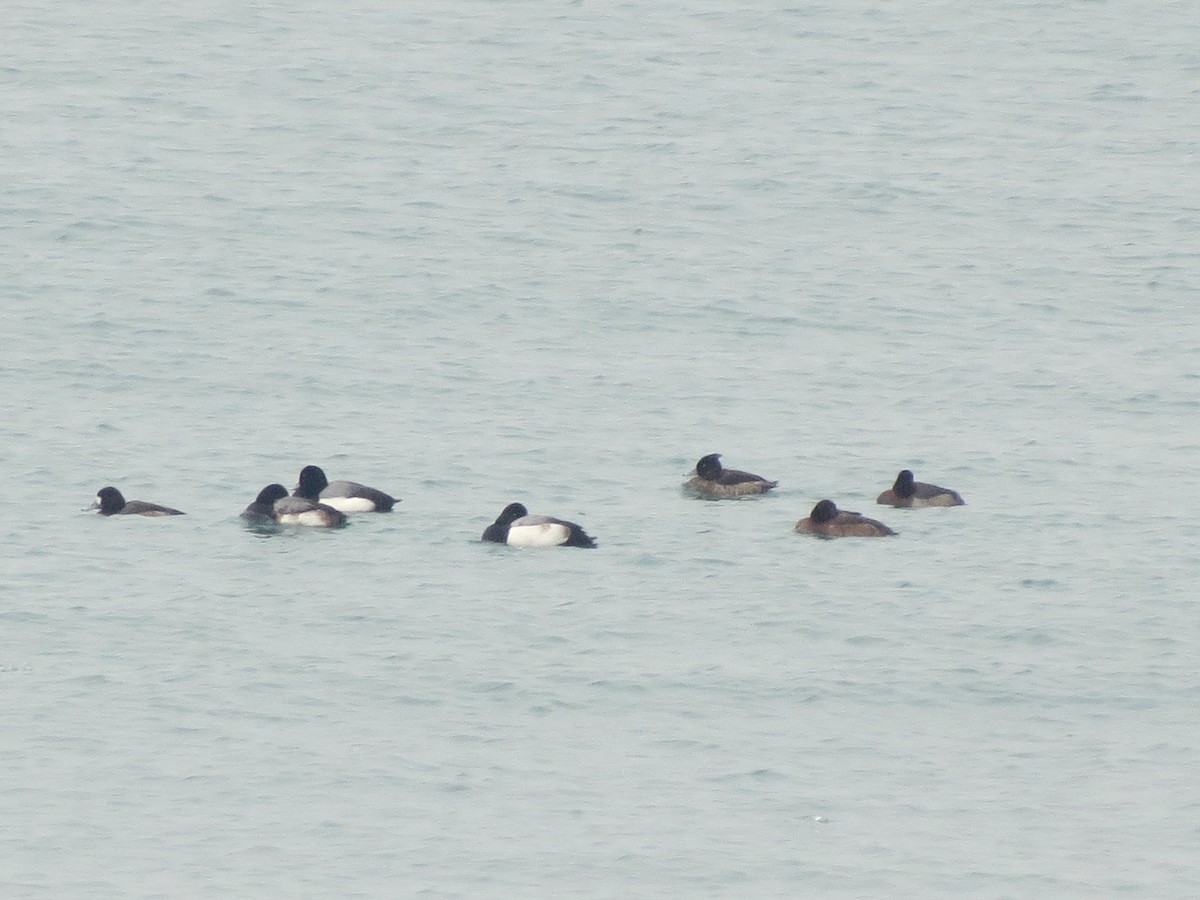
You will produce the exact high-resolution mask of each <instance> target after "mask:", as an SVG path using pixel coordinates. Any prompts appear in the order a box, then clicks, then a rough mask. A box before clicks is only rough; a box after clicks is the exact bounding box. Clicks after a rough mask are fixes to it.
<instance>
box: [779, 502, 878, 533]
mask: <svg viewBox="0 0 1200 900" xmlns="http://www.w3.org/2000/svg"><path fill="white" fill-rule="evenodd" d="M796 531H797V532H799V533H801V534H819V535H822V536H824V537H886V536H888V535H893V534H895V533H896V532H894V531H892V529H890V528H888V527H887V526H886V525H884V524H883V523H882V522H877V521H875V520H874V519H868V518H867V517H866V516H864V515H861V514H859V513H856V512H850V511H849V510H844V509H838V508H837V504H836V503H834V502H833V501H832V500H822V501H820V502H819V503H818V504H817V505H816V506H814V507H813V508H812V512H810V513H809V514H808V518H807V519H801V520H800V521H799V522H797V523H796Z"/></svg>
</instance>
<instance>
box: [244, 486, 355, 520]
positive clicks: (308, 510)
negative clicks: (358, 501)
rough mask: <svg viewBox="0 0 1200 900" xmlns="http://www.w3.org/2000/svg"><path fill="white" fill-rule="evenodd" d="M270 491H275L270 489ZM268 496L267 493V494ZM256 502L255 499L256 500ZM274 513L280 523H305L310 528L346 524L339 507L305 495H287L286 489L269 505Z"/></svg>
mask: <svg viewBox="0 0 1200 900" xmlns="http://www.w3.org/2000/svg"><path fill="white" fill-rule="evenodd" d="M268 490H269V488H263V491H260V492H259V496H260V497H261V496H262V493H263V492H265V491H268ZM271 493H277V492H275V491H272V492H271ZM268 496H269V495H268ZM256 502H257V501H256ZM271 509H272V511H273V512H274V514H275V521H276V522H278V523H280V524H281V525H307V526H309V527H311V528H340V527H341V526H343V525H345V524H346V514H345V513H344V512H342V511H341V510H340V509H334V508H333V507H332V506H327V505H326V504H324V503H317V502H316V501H315V500H310V499H308V498H307V497H301V496H298V495H292V496H291V497H288V496H287V491H286V490H285V491H284V496H283V497H279V499H277V500H276V501H275V502H274V503H273V504H272V506H271Z"/></svg>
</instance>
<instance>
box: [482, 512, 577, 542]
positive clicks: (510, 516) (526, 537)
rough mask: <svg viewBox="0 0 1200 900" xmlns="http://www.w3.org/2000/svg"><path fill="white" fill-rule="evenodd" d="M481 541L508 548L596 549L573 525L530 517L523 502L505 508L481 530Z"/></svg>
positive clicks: (571, 523)
mask: <svg viewBox="0 0 1200 900" xmlns="http://www.w3.org/2000/svg"><path fill="white" fill-rule="evenodd" d="M480 540H483V541H491V542H493V543H496V544H508V545H509V546H510V547H589V548H590V547H595V546H596V541H595V539H594V538H593V537H591V535H589V534H588V533H587V532H586V531H584V530H583V529H582V528H580V527H579V526H578V525H576V524H575V523H574V522H566V521H563V520H562V519H555V518H553V517H551V516H531V515H530V514H529V510H527V509H526V508H525V506H524V504H522V503H510V504H508V506H506V507H504V509H503V510H502V511H501V513H500V515H499V516H498V517H497V519H496V521H495V522H493V523H492V524H491V525H489V526H488V527H487V528H485V529H484V531H483V537H482V538H480Z"/></svg>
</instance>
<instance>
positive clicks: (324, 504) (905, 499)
mask: <svg viewBox="0 0 1200 900" xmlns="http://www.w3.org/2000/svg"><path fill="white" fill-rule="evenodd" d="M690 474H691V475H692V476H693V477H692V478H691V479H690V480H689V481H686V482H684V484H683V489H684V490H685V491H687V492H688V493H690V494H693V495H694V496H697V497H702V498H704V499H706V500H727V499H731V498H738V497H748V496H752V495H754V494H765V493H766V492H767V491H769V490H771V489H772V488H774V487H778V485H779V482H778V481H770V480H769V479H766V478H763V477H762V476H761V475H753V474H751V473H750V472H743V471H741V470H740V469H726V468H725V467H724V466H722V465H721V454H719V453H710V454H708V455H707V456H704V457H701V458H700V461H699V462H697V463H696V468H695V469H694V470H693V471H692V472H691V473H690ZM399 502H400V501H399V500H397V499H396V498H395V497H393V496H391V495H390V494H385V493H384V492H383V491H380V490H377V489H375V488H372V487H367V486H366V485H364V484H359V483H358V482H357V481H330V480H329V479H328V478H326V477H325V472H324V470H322V469H321V467H320V466H305V467H304V468H303V469H301V470H300V478H299V480H298V483H297V486H296V489H295V490H294V491H292V492H291V493H289V492H288V489H287V488H285V487H284V486H283V485H282V484H268V485H267V486H266V487H264V488H263V489H262V490H261V491H259V492H258V496H257V497H255V498H254V502H253V503H251V504H250V505H249V506H247V507H246V508H245V510H243V511H242V515H241V517H242V518H243V519H245V520H246V521H247V522H248V523H250V524H253V525H305V526H310V527H316V528H337V527H340V526H342V525H345V524H346V514H347V513H360V512H391V511H392V507H394V506H395V505H396V504H397V503H399ZM875 502H876V503H877V504H879V505H881V506H896V507H922V506H962V505H963V498H962V497H961V496H960V495H959V494H958V492H957V491H952V490H950V489H948V488H943V487H938V486H937V485H936V484H926V483H924V482H921V481H916V480H915V479H914V478H913V473H912V472H911V471H909V470H908V469H903V470H901V472H900V474H899V475H898V476H896V481H895V483H894V484H893V485H892V486H891V487H890V488H888V489H887V490H886V491H884V492H883V493H882V494H880V495H879V497H878V498H877V499H876V500H875ZM90 508H91V509H96V510H99V512H100V515H102V516H129V515H135V516H182V515H184V513H182V512H181V511H180V510H178V509H172V508H171V507H169V506H159V505H158V504H157V503H146V502H145V501H143V500H126V499H125V498H124V497H123V496H122V495H121V492H120V491H118V490H117V489H116V488H115V487H105V488H101V489H100V491H99V492H98V493H97V494H96V502H95V503H94V504H93V505H92V506H91V507H90ZM795 530H796V531H797V532H799V533H801V534H816V535H820V536H822V537H885V536H887V535H894V534H895V533H896V532H894V531H892V529H890V528H888V527H887V526H886V525H884V524H883V523H882V522H878V521H876V520H875V519H869V518H867V517H866V516H864V515H862V514H861V513H856V512H850V511H849V510H844V509H838V507H837V504H835V503H834V502H833V501H832V500H821V501H820V502H819V503H817V505H816V506H814V507H813V508H812V512H810V513H809V514H808V516H807V517H805V518H803V519H801V520H800V521H799V522H797V523H796V529H795ZM481 540H484V541H491V542H493V543H497V544H508V545H509V546H511V547H595V546H596V541H595V539H594V538H592V537H591V536H590V535H589V534H588V533H587V532H586V531H584V530H583V529H582V528H581V527H580V526H579V525H576V524H575V523H574V522H567V521H565V520H563V519H556V518H554V517H552V516H537V515H530V514H529V510H527V509H526V508H525V507H524V505H522V504H520V503H510V504H508V506H506V507H504V510H503V511H502V512H501V513H500V515H499V516H498V517H497V519H496V521H495V522H493V523H492V524H491V525H489V526H488V527H487V528H486V529H484V532H483V536H482V537H481Z"/></svg>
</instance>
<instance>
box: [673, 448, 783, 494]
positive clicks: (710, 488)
mask: <svg viewBox="0 0 1200 900" xmlns="http://www.w3.org/2000/svg"><path fill="white" fill-rule="evenodd" d="M693 474H694V475H695V476H696V477H695V478H693V479H691V481H687V482H684V485H683V487H684V490H687V491H691V492H692V493H694V494H698V495H699V496H701V497H705V498H706V499H709V500H722V499H727V498H729V497H748V496H750V495H752V494H765V493H766V492H767V491H769V490H771V488H773V487H778V486H779V482H778V481H769V480H767V479H766V478H763V477H762V476H761V475H752V474H751V473H749V472H742V471H740V470H738V469H726V468H725V467H724V466H722V465H721V454H720V453H710V454H708V456H702V457H700V461H699V462H697V463H696V468H695V470H694V471H693Z"/></svg>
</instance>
